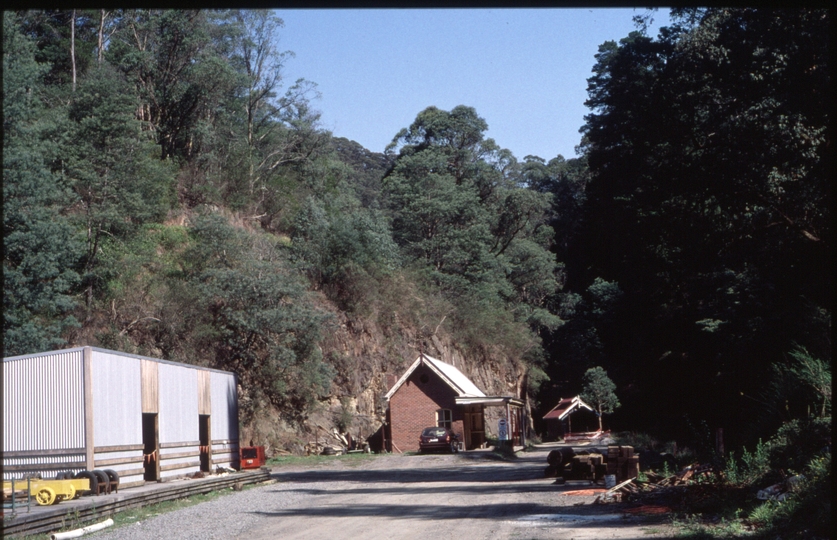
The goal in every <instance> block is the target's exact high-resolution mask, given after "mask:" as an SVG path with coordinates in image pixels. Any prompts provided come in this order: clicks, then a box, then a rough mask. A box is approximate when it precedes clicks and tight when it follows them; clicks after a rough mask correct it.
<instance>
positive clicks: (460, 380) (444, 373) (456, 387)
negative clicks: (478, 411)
mask: <svg viewBox="0 0 837 540" xmlns="http://www.w3.org/2000/svg"><path fill="white" fill-rule="evenodd" d="M422 364H423V365H425V366H427V367H429V368H430V369H431V370H432V371H433V372H434V373H436V375H438V376H439V378H441V379H442V380H443V381H444V382H445V383H446V384H447V385H448V386H450V387H451V389H453V391H454V392H456V395H457V397H486V396H485V394H484V393H483V392H482V390H480V389H479V388H477V385H475V384H474V383H472V382H471V380H470V379H469V378H468V377H466V376H465V375H463V374H462V372H461V371H459V370H458V369H456V367H454V366H452V365H450V364H446V363H444V362H442V361H441V360H437V359H435V358H433V357H430V356H427V355H426V354H422V355H419V357H418V358H416V361H415V362H413V364H412V365H411V366H410V368H409V369H407V371H406V372H405V373H404V375H402V376H401V378H400V379H398V382H396V383H395V384H394V385H393V386H392V388H390V389H389V392H387V393H386V395H385V396H384V397H385V398H386V399H389V398H391V397H392V395H393V394H395V392H396V391H397V390H398V389H399V388H401V385H403V384H404V383H405V382H407V379H409V378H410V375H411V374H412V373H413V372H414V371H415V370H416V368H418V367H419V366H420V365H422Z"/></svg>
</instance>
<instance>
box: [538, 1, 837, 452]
mask: <svg viewBox="0 0 837 540" xmlns="http://www.w3.org/2000/svg"><path fill="white" fill-rule="evenodd" d="M673 20H674V21H675V24H674V25H673V26H672V27H670V28H666V29H663V30H662V31H661V32H660V35H659V37H658V38H657V39H654V38H651V37H648V36H646V35H644V34H642V33H641V32H634V33H632V34H631V35H629V36H627V37H626V38H624V39H622V40H621V41H620V42H618V43H616V42H607V43H605V44H603V45H602V46H601V47H600V50H599V53H598V54H597V55H596V64H595V66H594V67H593V76H592V77H591V78H590V79H589V87H588V89H589V100H588V102H587V105H588V106H589V107H590V108H591V113H590V114H589V115H588V116H587V118H586V124H585V126H584V127H583V128H582V133H583V138H582V144H581V148H582V149H583V151H584V153H585V157H586V159H587V163H588V165H589V174H590V176H589V179H588V180H587V181H586V183H585V187H584V199H585V200H584V204H583V208H582V212H581V216H580V219H581V221H582V224H581V226H580V232H579V233H578V234H577V235H576V236H575V237H574V245H573V246H570V247H569V249H568V252H567V253H568V257H567V258H566V259H565V260H564V261H565V263H566V265H567V273H568V280H567V288H566V289H565V291H564V293H563V296H562V298H563V299H562V301H561V302H560V304H559V305H560V308H561V309H562V310H564V312H561V311H559V314H560V315H562V317H564V318H567V319H570V320H571V322H570V325H572V327H571V326H570V325H567V327H565V328H561V329H559V331H558V332H557V333H556V334H555V336H554V341H553V342H552V343H553V347H554V348H552V351H553V357H554V358H555V359H556V360H557V362H556V364H555V367H554V370H553V371H551V372H550V374H552V375H556V376H555V377H553V378H557V375H558V374H559V373H560V374H563V373H567V372H569V373H571V374H572V375H571V376H570V377H568V378H569V380H570V381H572V380H573V379H576V377H578V375H580V372H583V369H584V368H587V367H590V364H588V365H587V366H583V367H582V366H579V365H578V364H579V360H578V359H579V358H581V359H582V360H581V361H582V362H583V361H585V360H586V358H587V357H589V356H590V355H596V356H597V357H598V358H596V359H595V360H594V362H595V363H596V364H599V365H601V366H602V367H604V368H605V369H607V371H608V373H609V374H610V376H611V377H612V378H613V380H614V381H615V382H616V383H617V385H618V386H619V388H624V389H625V390H624V391H621V392H620V398H621V400H622V403H623V405H624V406H623V407H622V408H621V409H620V411H619V412H617V413H616V414H615V415H614V417H613V421H614V422H630V423H631V424H634V423H635V422H638V423H640V424H642V426H641V427H642V428H643V429H650V430H659V429H664V430H667V431H669V432H671V433H672V434H676V435H677V436H680V437H685V436H686V435H688V432H687V430H685V429H683V428H684V427H685V426H686V425H687V423H686V422H685V419H686V417H688V418H691V419H692V420H698V419H703V420H705V421H707V422H708V423H709V424H710V425H711V426H713V429H714V427H727V428H732V429H731V430H730V429H728V430H727V433H729V434H730V435H731V436H732V437H733V441H728V443H730V442H734V443H742V442H744V441H745V440H747V441H749V442H752V441H753V440H754V439H755V438H756V437H757V435H758V433H759V432H762V433H763V432H764V430H767V431H769V430H770V429H771V428H772V429H775V428H776V427H777V426H778V425H779V424H780V423H781V421H782V420H783V418H781V417H779V416H773V417H772V418H770V419H766V420H768V422H767V424H770V425H769V426H768V425H767V424H763V423H758V422H753V421H752V420H753V419H754V418H756V417H763V416H764V415H762V414H761V411H762V410H763V409H764V407H765V406H764V405H763V402H764V401H765V399H766V400H767V401H768V402H770V401H772V400H774V399H776V398H775V396H771V397H767V398H765V397H763V396H762V389H764V388H765V387H766V385H767V384H768V383H769V377H770V373H771V367H770V366H771V365H773V364H774V363H783V362H784V361H785V360H784V356H783V355H784V354H786V353H789V352H790V351H791V350H793V349H794V348H796V346H797V345H799V346H803V347H805V348H806V349H807V350H808V351H810V352H811V354H813V355H814V356H818V357H823V358H830V354H831V351H830V329H831V322H830V321H831V298H832V288H831V283H832V280H831V276H832V273H833V267H832V265H831V256H830V253H831V249H832V247H833V246H832V244H831V233H830V223H829V222H830V200H831V191H830V182H831V180H830V176H829V174H828V173H829V170H830V163H831V161H830V160H831V153H830V151H829V149H828V148H829V145H830V142H829V141H830V140H831V139H830V132H829V125H830V124H829V115H828V113H829V108H828V105H827V96H828V95H829V93H830V92H829V88H830V80H829V75H828V74H829V66H828V39H827V35H828V31H827V29H828V24H829V17H828V13H827V12H825V11H822V10H801V9H799V10H797V9H793V10H784V11H782V10H779V11H777V10H758V9H705V10H681V11H675V12H674V18H673ZM571 241H572V240H571ZM598 280H602V282H606V283H611V284H613V285H614V286H616V285H617V284H618V289H619V290H620V291H621V294H620V295H618V297H615V296H613V295H606V297H607V298H609V300H606V301H605V303H606V304H608V305H609V306H608V307H606V308H605V309H604V310H597V308H596V303H597V302H598V301H599V300H597V298H602V299H603V300H604V298H603V297H601V291H596V290H595V289H591V287H593V285H594V284H595V283H596V282H597V281H598ZM597 311H598V312H597ZM564 330H569V332H564ZM563 358H566V359H567V360H566V362H565V361H564V360H563ZM586 361H588V362H589V360H586ZM576 380H577V379H576ZM571 384H572V383H571ZM568 391H571V389H567V390H564V392H567V393H568ZM649 396H654V397H653V399H649ZM638 427H639V426H638ZM739 428H740V429H739Z"/></svg>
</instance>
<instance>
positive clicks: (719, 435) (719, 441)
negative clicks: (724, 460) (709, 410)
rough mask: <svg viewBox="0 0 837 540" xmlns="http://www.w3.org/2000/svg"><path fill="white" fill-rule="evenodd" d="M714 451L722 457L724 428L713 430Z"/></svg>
mask: <svg viewBox="0 0 837 540" xmlns="http://www.w3.org/2000/svg"><path fill="white" fill-rule="evenodd" d="M715 451H716V452H717V453H718V455H719V456H723V455H724V428H720V427H719V428H718V429H716V430H715Z"/></svg>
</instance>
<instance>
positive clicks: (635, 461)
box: [607, 446, 639, 482]
mask: <svg viewBox="0 0 837 540" xmlns="http://www.w3.org/2000/svg"><path fill="white" fill-rule="evenodd" d="M607 474H612V475H614V476H616V481H617V482H624V481H625V480H628V479H629V478H636V477H637V476H638V475H639V454H638V453H637V454H634V447H633V446H608V447H607Z"/></svg>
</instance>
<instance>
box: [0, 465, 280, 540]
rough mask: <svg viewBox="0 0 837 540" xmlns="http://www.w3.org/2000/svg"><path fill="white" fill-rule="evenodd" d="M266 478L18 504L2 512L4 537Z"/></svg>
mask: <svg viewBox="0 0 837 540" xmlns="http://www.w3.org/2000/svg"><path fill="white" fill-rule="evenodd" d="M269 479H270V471H269V470H267V469H259V470H257V471H248V472H241V473H235V474H230V475H228V476H220V477H210V478H202V479H197V480H187V481H177V482H170V483H169V482H166V483H162V484H153V485H146V486H143V487H142V488H136V489H126V490H125V491H124V492H123V493H116V494H111V495H105V496H99V497H82V498H81V499H77V500H75V501H67V502H62V503H59V504H57V505H53V506H46V507H43V506H41V507H38V506H35V505H34V504H33V505H32V508H31V511H30V512H26V510H25V506H24V507H20V508H21V510H22V511H18V512H16V513H15V514H7V513H4V516H3V538H20V537H23V536H30V535H35V534H41V533H49V532H54V531H57V530H59V529H62V528H65V527H67V526H73V527H75V526H78V527H82V526H84V525H85V524H87V523H89V522H92V521H96V520H100V519H104V518H106V517H108V516H112V515H113V514H116V513H117V512H121V511H123V510H128V509H130V508H140V507H143V506H148V505H151V504H155V503H159V502H163V501H171V500H176V499H183V498H186V497H189V496H192V495H200V494H205V493H209V492H212V491H218V490H221V489H226V488H230V487H232V486H233V485H235V484H237V483H241V484H257V483H260V482H265V481H267V480H269Z"/></svg>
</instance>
